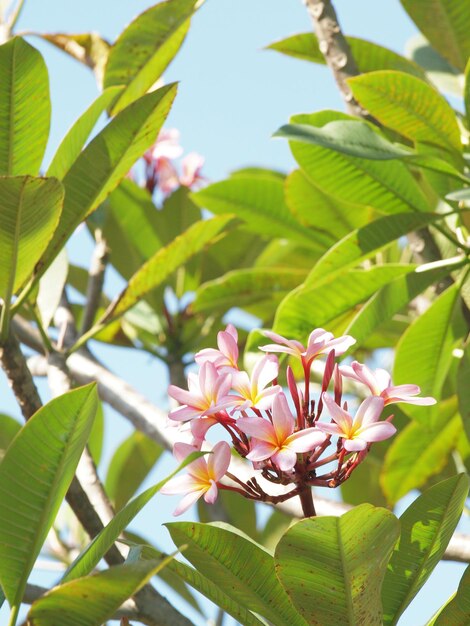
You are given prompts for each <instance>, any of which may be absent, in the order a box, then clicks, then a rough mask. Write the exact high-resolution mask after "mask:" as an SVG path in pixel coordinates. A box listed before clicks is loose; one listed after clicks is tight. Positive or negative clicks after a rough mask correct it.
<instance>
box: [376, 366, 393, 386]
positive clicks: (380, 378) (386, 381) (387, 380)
mask: <svg viewBox="0 0 470 626" xmlns="http://www.w3.org/2000/svg"><path fill="white" fill-rule="evenodd" d="M375 378H376V380H377V384H378V386H379V389H382V390H383V389H387V387H390V386H391V384H392V377H391V376H390V373H389V372H387V370H384V369H381V368H380V367H379V368H378V369H376V370H375Z"/></svg>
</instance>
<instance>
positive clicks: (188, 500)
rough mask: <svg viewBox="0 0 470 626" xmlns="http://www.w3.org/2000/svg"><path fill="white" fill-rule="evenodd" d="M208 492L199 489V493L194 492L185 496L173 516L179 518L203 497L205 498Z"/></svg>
mask: <svg viewBox="0 0 470 626" xmlns="http://www.w3.org/2000/svg"><path fill="white" fill-rule="evenodd" d="M205 492H206V489H199V490H198V491H193V492H191V493H188V494H186V495H185V496H184V498H183V499H182V500H181V502H180V503H179V504H178V506H177V507H176V509H175V510H174V511H173V515H174V516H175V517H177V516H178V515H181V514H182V513H184V512H185V511H187V510H188V509H189V508H190V507H192V505H193V504H194V503H195V502H196V501H197V500H199V498H200V497H201V496H203V495H204V494H205Z"/></svg>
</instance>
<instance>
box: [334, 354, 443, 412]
mask: <svg viewBox="0 0 470 626" xmlns="http://www.w3.org/2000/svg"><path fill="white" fill-rule="evenodd" d="M339 370H340V372H341V374H342V375H343V376H345V377H346V378H352V379H353V380H355V381H357V382H359V383H363V384H364V385H366V386H367V387H369V389H370V391H371V393H372V394H373V395H374V396H379V397H380V398H383V400H384V403H385V406H386V405H387V404H393V403H396V402H406V403H407V404H420V405H423V406H430V405H431V404H436V400H435V399H434V398H431V397H424V398H415V397H414V396H416V395H418V394H419V393H421V389H420V388H419V387H418V385H392V378H391V376H390V374H389V373H388V372H386V371H385V370H383V369H377V370H375V372H373V371H372V370H370V369H369V368H368V367H367V365H363V364H362V363H358V362H357V361H353V362H352V363H351V366H348V365H343V366H341V367H340V368H339Z"/></svg>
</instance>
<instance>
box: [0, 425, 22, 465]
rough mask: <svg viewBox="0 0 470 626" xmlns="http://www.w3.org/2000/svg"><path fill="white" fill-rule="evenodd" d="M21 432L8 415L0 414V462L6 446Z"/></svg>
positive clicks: (19, 426) (19, 427)
mask: <svg viewBox="0 0 470 626" xmlns="http://www.w3.org/2000/svg"><path fill="white" fill-rule="evenodd" d="M20 430H21V425H20V424H19V423H18V422H17V421H16V420H15V419H13V418H12V417H10V416H9V415H5V414H4V413H0V461H1V460H2V458H3V457H4V455H5V452H6V450H7V448H8V446H9V445H10V444H11V442H12V441H13V439H14V437H15V436H16V435H17V434H18V433H19V431H20Z"/></svg>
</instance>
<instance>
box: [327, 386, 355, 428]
mask: <svg viewBox="0 0 470 626" xmlns="http://www.w3.org/2000/svg"><path fill="white" fill-rule="evenodd" d="M322 398H323V402H324V403H325V405H326V408H327V409H328V411H329V413H330V415H331V417H332V419H333V420H334V421H335V422H336V423H337V424H338V426H339V427H340V428H341V430H342V432H343V433H346V434H348V433H349V431H350V430H351V427H352V423H353V420H352V417H351V416H350V415H349V413H347V412H346V411H345V410H344V409H342V408H341V407H339V406H338V405H337V404H336V402H335V401H334V400H332V398H330V396H329V395H328V394H327V393H323V394H322Z"/></svg>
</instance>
